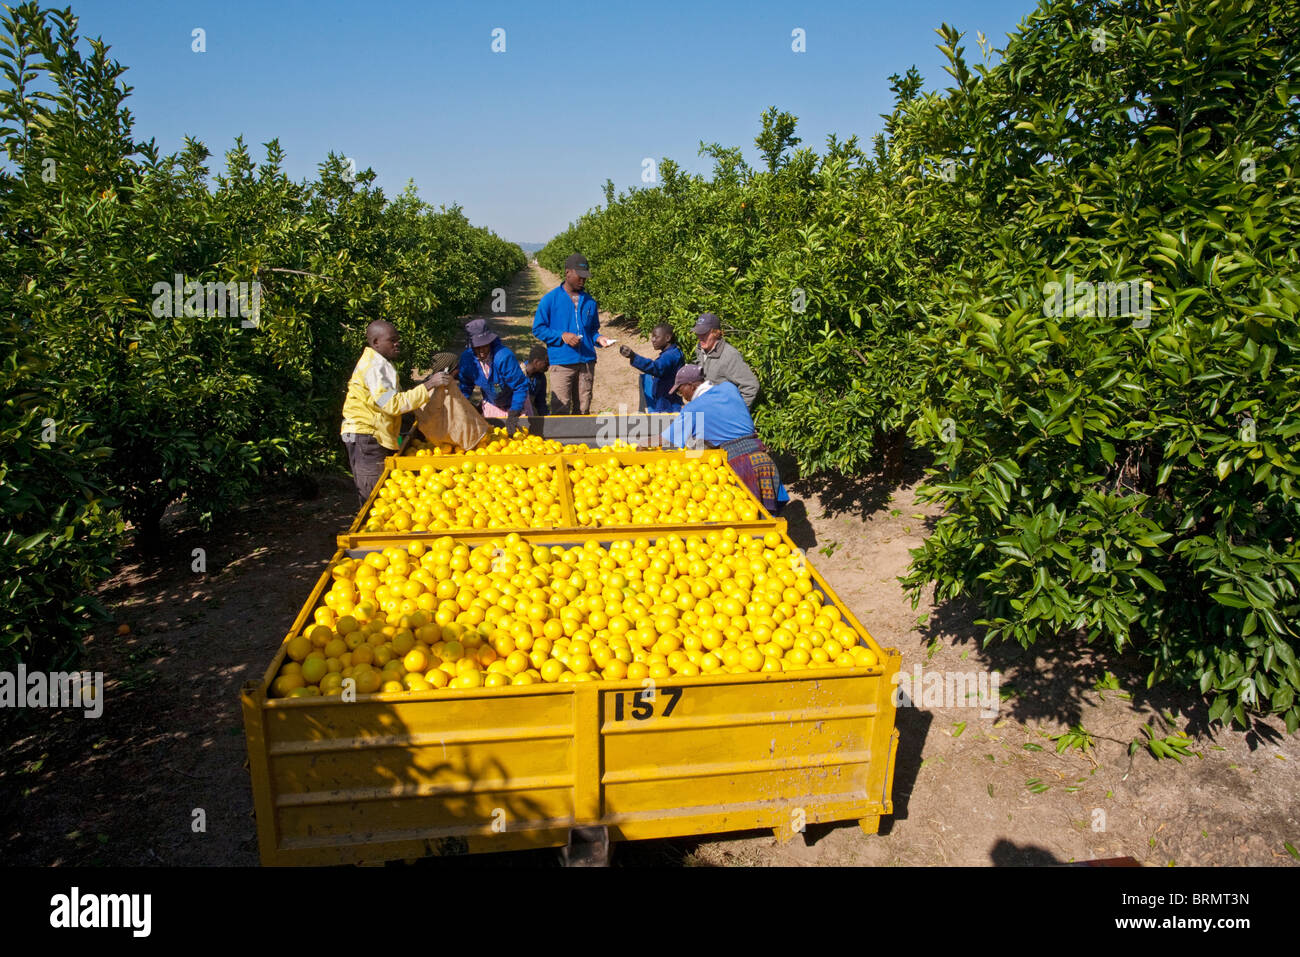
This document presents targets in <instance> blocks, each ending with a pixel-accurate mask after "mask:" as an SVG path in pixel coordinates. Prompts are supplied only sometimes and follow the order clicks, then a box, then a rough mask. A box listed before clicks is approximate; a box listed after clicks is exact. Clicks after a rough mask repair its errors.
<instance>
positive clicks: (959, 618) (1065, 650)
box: [899, 598, 1284, 750]
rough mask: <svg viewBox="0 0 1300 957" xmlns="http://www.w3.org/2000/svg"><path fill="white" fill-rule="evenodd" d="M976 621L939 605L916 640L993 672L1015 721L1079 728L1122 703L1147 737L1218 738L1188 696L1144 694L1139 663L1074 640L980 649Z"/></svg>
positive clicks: (1255, 742)
mask: <svg viewBox="0 0 1300 957" xmlns="http://www.w3.org/2000/svg"><path fill="white" fill-rule="evenodd" d="M981 617H982V610H981V608H980V606H979V604H978V603H977V602H975V601H974V600H973V599H970V598H963V599H953V600H950V601H945V602H943V603H941V604H939V605H938V606H937V607H936V608H935V609H934V611H933V612H932V613H931V614H930V618H929V621H928V622H927V623H926V624H925V625H924V626H923V627H922V628H921V629H920V635H921V637H922V638H923V639H924V640H925V641H927V642H930V643H933V642H939V643H943V644H948V645H949V646H951V647H953V648H957V647H959V646H963V645H965V646H969V647H970V649H971V650H972V652H973V653H974V654H975V655H976V656H978V658H979V660H980V661H981V663H982V664H983V665H984V667H985V668H987V669H988V670H989V671H996V672H999V673H1000V674H1001V676H1002V677H1001V693H1002V702H1001V706H1000V707H1001V709H1002V711H1003V712H1004V713H1008V714H1010V716H1011V717H1012V718H1013V719H1015V720H1017V721H1021V722H1024V721H1049V722H1056V723H1060V724H1064V725H1069V726H1072V725H1076V724H1079V723H1080V722H1081V721H1082V719H1083V712H1084V708H1085V706H1092V705H1094V704H1096V703H1098V702H1099V701H1102V700H1110V699H1112V698H1118V699H1121V700H1125V701H1128V702H1129V704H1130V706H1131V708H1132V710H1133V711H1134V712H1136V713H1139V714H1142V713H1149V714H1151V715H1153V716H1154V717H1153V720H1152V722H1151V726H1152V729H1153V730H1154V731H1156V732H1157V733H1158V734H1160V735H1161V736H1163V735H1164V734H1168V733H1172V732H1173V731H1175V730H1181V731H1182V732H1183V733H1185V734H1187V735H1188V736H1190V737H1195V738H1202V737H1204V738H1209V739H1213V738H1214V736H1215V735H1216V734H1217V733H1218V732H1219V731H1220V730H1222V726H1221V725H1218V726H1211V724H1210V720H1209V705H1208V703H1207V701H1206V699H1205V698H1204V697H1203V696H1202V695H1200V693H1199V692H1198V691H1196V690H1195V689H1190V688H1180V687H1177V686H1175V685H1169V684H1158V685H1156V686H1154V687H1151V688H1148V687H1147V683H1146V682H1147V674H1148V672H1149V670H1150V669H1149V667H1148V665H1147V659H1145V658H1143V657H1142V656H1141V655H1138V654H1136V653H1134V652H1132V651H1124V652H1118V651H1116V650H1115V649H1114V648H1113V647H1110V646H1108V645H1105V644H1103V643H1102V642H1101V641H1100V640H1098V641H1096V642H1093V643H1092V644H1088V643H1086V642H1085V640H1084V636H1083V634H1082V633H1071V634H1066V635H1062V636H1060V637H1058V638H1057V639H1056V640H1055V641H1050V642H1049V641H1040V642H1038V643H1036V644H1034V645H1031V646H1029V647H1028V648H1022V647H1021V646H1020V645H1019V644H1016V643H1014V642H1007V641H1003V642H995V643H993V644H990V645H984V644H983V638H984V629H983V628H982V627H981V626H979V625H976V624H975V621H976V620H977V619H979V618H981ZM922 667H923V668H924V664H923V665H922ZM902 713H903V712H902V711H900V712H899V714H900V715H901V714H902ZM1175 719H1178V720H1175ZM1179 720H1181V722H1182V723H1181V725H1180V724H1179ZM1162 728H1163V730H1162ZM1283 737H1284V736H1283V735H1281V734H1280V733H1279V732H1278V731H1277V729H1275V728H1273V727H1271V726H1269V725H1267V724H1263V723H1261V722H1256V723H1255V724H1254V725H1253V726H1252V727H1251V728H1250V729H1249V730H1248V732H1247V743H1248V745H1249V747H1250V748H1251V750H1255V749H1256V748H1257V747H1259V746H1261V745H1263V744H1277V743H1278V742H1280V741H1281V740H1283Z"/></svg>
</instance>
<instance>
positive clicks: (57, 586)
mask: <svg viewBox="0 0 1300 957" xmlns="http://www.w3.org/2000/svg"><path fill="white" fill-rule="evenodd" d="M0 294H3V293H0ZM23 339H24V336H23V333H22V331H21V330H20V329H19V328H18V327H17V326H15V325H13V324H6V325H5V326H4V327H3V328H0V346H2V347H3V352H4V359H3V366H0V392H2V393H3V400H4V401H3V404H2V405H0V513H3V514H4V516H5V528H4V531H3V533H0V582H3V585H0V670H12V668H13V665H14V664H16V663H17V662H18V661H20V660H22V661H26V662H28V663H29V664H32V665H56V664H62V663H63V661H62V658H61V657H60V656H62V655H64V654H65V653H66V651H67V650H68V648H69V645H70V642H69V638H70V637H74V636H78V635H80V634H81V633H82V632H83V631H84V630H85V627H86V623H87V620H88V619H87V618H86V615H85V613H86V612H92V613H93V612H97V611H98V610H99V609H98V607H97V606H96V605H95V603H94V602H93V601H92V600H91V599H90V598H88V597H87V594H88V592H89V590H90V588H91V586H92V585H93V584H94V583H95V582H96V581H98V580H99V579H100V578H102V577H103V576H104V575H106V574H107V572H108V567H109V563H110V562H111V560H112V558H113V555H114V554H115V551H116V547H117V544H118V539H119V536H120V533H121V531H122V525H121V522H120V520H118V519H117V517H116V514H115V513H114V511H113V510H112V507H113V505H114V503H113V502H111V501H108V500H107V499H105V498H104V496H103V490H102V488H101V487H100V483H99V481H98V480H97V477H96V474H95V469H96V467H97V466H98V465H99V464H100V463H101V462H102V461H103V459H104V457H105V455H106V453H107V451H108V450H107V449H106V448H105V447H104V445H103V443H102V442H100V441H99V440H97V439H96V438H95V437H94V434H93V432H92V431H91V430H90V429H89V426H88V424H87V423H85V422H77V421H75V420H74V419H72V418H71V417H70V415H69V413H68V410H67V409H66V407H64V406H62V405H61V403H60V400H59V398H58V395H57V391H56V389H55V386H54V383H52V382H51V381H50V380H49V379H48V378H47V375H46V369H45V368H44V366H45V363H44V362H43V361H42V360H41V359H40V357H39V356H38V355H37V354H36V351H35V350H34V349H33V348H32V347H31V345H30V344H29V343H27V342H24V341H23Z"/></svg>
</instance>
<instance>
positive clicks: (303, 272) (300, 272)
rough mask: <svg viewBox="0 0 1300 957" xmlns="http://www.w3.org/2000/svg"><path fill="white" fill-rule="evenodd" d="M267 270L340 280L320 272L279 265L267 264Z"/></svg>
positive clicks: (326, 279)
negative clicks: (284, 267)
mask: <svg viewBox="0 0 1300 957" xmlns="http://www.w3.org/2000/svg"><path fill="white" fill-rule="evenodd" d="M266 271H267V272H290V273H293V274H294V275H295V276H311V277H312V278H313V279H324V280H325V281H326V282H338V280H337V279H335V278H334V277H332V276H322V275H320V274H319V273H314V272H307V271H306V270H303V269H281V268H280V267H279V266H267V267H266Z"/></svg>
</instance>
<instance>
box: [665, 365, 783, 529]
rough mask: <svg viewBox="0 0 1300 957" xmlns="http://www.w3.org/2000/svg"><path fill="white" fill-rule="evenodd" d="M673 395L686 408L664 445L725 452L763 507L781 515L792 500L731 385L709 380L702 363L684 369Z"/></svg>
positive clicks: (740, 399) (752, 421)
mask: <svg viewBox="0 0 1300 957" xmlns="http://www.w3.org/2000/svg"><path fill="white" fill-rule="evenodd" d="M672 391H673V393H674V394H678V395H680V396H681V397H682V400H683V401H684V402H685V405H683V406H682V410H681V412H680V413H679V414H678V416H677V418H676V419H675V420H674V421H673V422H672V423H671V424H670V425H669V426H668V428H666V429H665V430H664V432H663V438H662V442H663V444H664V445H672V446H681V447H688V448H699V447H700V446H701V445H703V446H706V447H708V448H719V449H722V450H724V451H725V452H726V453H727V461H728V464H730V465H731V468H732V470H733V471H735V473H736V475H737V476H738V477H739V478H740V480H741V481H742V482H743V483H745V486H746V487H747V488H748V489H749V490H750V491H751V492H753V493H754V497H755V498H756V499H758V500H759V501H760V502H762V503H763V507H764V508H765V509H767V510H768V511H769V512H771V513H773V514H776V513H777V512H779V511H780V510H781V507H782V506H783V505H785V503H786V502H788V501H789V500H790V494H789V493H788V492H787V491H786V490H785V486H784V485H782V484H781V475H780V473H779V472H778V471H777V468H776V463H775V462H774V461H772V456H771V453H769V452H768V450H767V446H766V445H764V444H763V440H762V439H760V438H759V437H758V433H757V432H756V431H755V429H754V420H753V419H752V418H751V417H750V415H749V409H748V408H747V407H746V405H745V400H744V398H742V397H741V394H740V390H739V389H737V388H736V386H735V385H734V384H733V383H731V382H719V383H716V384H715V383H713V382H709V381H708V380H707V379H705V378H704V370H703V369H701V368H700V367H699V366H697V365H684V366H682V367H681V369H679V370H678V371H677V375H676V377H674V379H673V387H672Z"/></svg>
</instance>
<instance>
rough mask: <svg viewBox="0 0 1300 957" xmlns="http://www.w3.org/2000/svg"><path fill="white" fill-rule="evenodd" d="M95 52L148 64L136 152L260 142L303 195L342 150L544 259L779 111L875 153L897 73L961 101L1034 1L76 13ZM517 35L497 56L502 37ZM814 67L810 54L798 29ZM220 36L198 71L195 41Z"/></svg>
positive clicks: (227, 7) (341, 5)
mask: <svg viewBox="0 0 1300 957" xmlns="http://www.w3.org/2000/svg"><path fill="white" fill-rule="evenodd" d="M70 2H71V3H72V5H73V10H74V12H75V13H76V14H77V16H78V17H79V18H80V23H79V31H80V33H81V34H82V35H83V36H96V35H98V36H101V37H103V39H104V40H105V42H107V43H109V44H110V45H111V47H112V51H111V55H112V56H113V57H114V58H116V59H117V60H119V61H120V62H121V63H122V64H123V65H125V66H127V67H129V70H128V72H127V73H126V74H125V81H126V82H127V83H129V84H130V85H131V86H132V87H134V91H133V93H132V96H131V97H130V99H129V100H128V101H127V105H128V106H129V107H130V109H131V111H132V112H133V113H134V115H135V117H136V124H137V125H136V136H137V138H139V139H148V138H150V137H153V138H155V139H156V140H157V142H158V145H159V146H160V148H162V150H163V151H164V152H172V151H175V150H177V149H179V148H180V147H181V145H182V143H183V137H185V136H186V135H189V136H193V137H195V138H197V139H199V140H201V141H203V142H204V143H205V144H206V145H207V147H208V149H209V150H211V151H212V153H213V154H214V156H213V162H212V164H211V165H212V169H213V171H214V173H215V172H216V171H217V169H218V168H219V167H220V165H221V163H222V162H224V153H225V151H226V150H227V149H229V148H230V146H231V145H232V143H233V141H234V138H235V137H236V136H237V135H240V134H242V135H243V136H244V139H245V141H246V142H247V143H249V144H250V146H251V147H252V149H253V151H254V156H255V158H260V157H261V153H262V151H261V147H260V144H261V143H264V142H266V141H267V140H270V139H272V138H273V137H278V138H279V140H280V143H281V145H282V146H283V147H284V148H285V150H286V151H287V153H288V157H287V160H286V168H287V170H288V173H289V175H290V176H292V177H294V178H295V179H300V178H309V177H313V176H314V175H315V170H316V165H317V164H318V163H320V162H321V161H322V160H324V158H325V156H326V154H327V153H328V152H329V151H330V150H336V151H338V152H340V153H343V154H344V155H347V156H349V157H352V158H353V159H355V161H356V163H357V168H358V169H364V168H366V167H372V168H373V169H374V170H375V172H376V173H377V174H378V183H379V185H380V186H382V187H383V188H384V191H385V193H387V194H388V195H390V196H393V195H396V194H397V193H398V192H400V191H401V190H402V188H403V187H404V186H405V185H406V182H407V180H409V179H413V180H414V181H415V183H416V186H417V187H418V188H419V191H420V195H421V197H422V198H423V199H425V200H426V201H427V202H431V203H433V204H435V205H439V204H444V203H445V204H451V203H459V204H460V205H461V206H463V207H464V209H465V212H466V214H467V215H468V216H469V218H470V220H471V221H472V222H474V223H475V224H477V225H482V226H487V227H489V228H491V229H493V230H495V231H496V232H498V233H499V234H500V235H502V236H503V237H505V238H507V239H510V240H514V241H516V242H543V241H545V240H547V239H549V238H550V237H551V236H553V235H554V234H555V233H557V232H559V231H560V230H562V229H563V228H564V227H565V226H566V225H567V224H568V223H569V222H570V221H571V220H573V219H575V218H576V217H577V216H579V215H581V214H582V213H583V212H584V211H586V210H587V209H589V208H590V207H592V206H595V205H597V204H599V203H600V202H601V201H602V197H601V185H602V184H603V183H604V181H605V179H606V178H609V179H612V180H613V181H614V183H615V185H616V186H617V187H618V188H619V189H620V190H621V189H623V188H626V187H628V186H632V185H640V182H641V163H642V159H643V158H645V157H652V158H654V159H655V160H656V161H657V160H658V159H660V158H661V157H664V156H668V157H671V158H672V159H674V160H676V161H677V162H678V163H680V164H681V165H683V166H684V167H685V168H686V169H687V170H688V171H691V172H699V173H707V172H708V170H709V169H710V168H711V165H712V164H711V162H710V161H709V160H707V159H706V158H702V157H699V156H697V151H698V148H699V143H700V141H701V140H703V141H705V142H714V141H716V142H719V143H721V144H723V145H724V146H741V147H743V148H744V149H745V151H746V156H747V158H748V159H749V161H750V162H751V163H753V162H755V161H756V154H755V151H754V146H753V140H754V136H755V135H756V134H757V132H758V126H759V116H760V114H761V113H762V111H763V110H764V109H765V108H766V107H768V106H770V105H775V106H778V107H779V108H781V109H783V110H787V111H789V112H791V113H794V114H795V115H796V116H798V117H799V135H801V136H802V138H803V141H804V143H805V144H807V145H810V146H813V147H814V148H817V149H819V150H820V148H821V147H822V146H823V144H824V143H825V140H826V135H827V134H828V133H832V132H834V133H836V134H837V135H839V136H840V137H841V138H846V137H848V136H850V135H852V134H857V135H858V136H859V137H860V138H861V140H862V141H863V142H864V143H866V144H869V142H870V139H871V137H872V136H873V135H875V133H877V132H878V131H879V129H880V125H881V120H880V118H879V114H881V113H885V112H887V111H888V110H889V108H890V105H891V94H890V92H889V83H888V79H887V78H888V77H889V75H890V74H891V73H902V72H904V71H905V70H906V69H907V67H908V66H910V65H912V64H915V65H916V66H917V68H918V69H919V70H920V71H921V73H922V75H923V76H924V77H925V80H926V86H927V88H938V87H944V86H947V82H946V81H948V80H949V77H948V75H947V74H946V73H944V72H943V69H942V64H943V58H942V55H941V54H940V53H939V52H938V51H937V50H936V49H935V44H936V43H937V42H938V37H937V36H936V35H935V33H934V28H935V27H937V26H939V24H940V23H943V22H947V23H951V24H952V25H954V26H956V27H957V28H958V29H959V30H964V31H966V32H967V34H968V36H967V39H966V48H967V57H968V59H970V60H972V61H977V60H978V57H979V51H978V47H977V44H976V42H975V32H976V31H977V30H979V31H983V32H984V34H985V36H986V37H987V38H988V39H989V40H990V42H992V44H993V45H994V46H995V47H1000V46H1002V45H1003V44H1004V42H1005V34H1006V33H1008V32H1010V31H1012V30H1013V29H1014V28H1015V25H1016V24H1017V23H1018V22H1019V21H1020V20H1021V19H1022V18H1023V17H1024V16H1026V15H1027V14H1029V13H1030V12H1031V11H1032V10H1033V8H1034V0H987V2H963V0H907V2H888V3H881V2H876V0H867V2H849V0H845V2H839V3H809V4H807V5H804V4H794V3H789V2H784V3H776V2H770V0H740V2H718V3H714V2H695V3H689V2H679V0H643V2H638V3H613V2H604V3H600V2H597V3H583V2H564V3H556V4H549V3H529V4H525V3H486V2H485V3H473V2H467V3H456V4H449V3H421V2H406V0H403V2H386V0H371V2H367V3H361V2H355V0H349V2H335V0H316V2H313V0H270V2H267V0H262V2H248V0H217V2H212V0H187V2H166V0H70ZM497 27H500V28H502V29H504V30H505V31H506V34H505V43H506V50H505V52H504V53H493V52H492V49H491V45H492V31H493V30H494V28H497ZM796 27H799V28H802V29H803V30H804V31H805V33H806V38H807V39H806V44H807V52H805V53H795V52H793V51H792V50H791V43H792V39H791V31H792V30H794V29H795V28H796ZM195 28H202V29H203V30H205V31H206V44H207V52H206V53H202V54H199V53H195V52H193V51H192V49H191V46H192V43H193V39H192V35H191V31H192V30H194V29H195Z"/></svg>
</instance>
